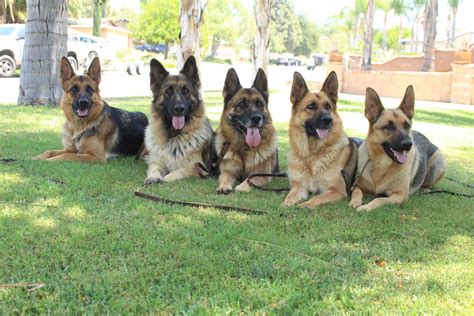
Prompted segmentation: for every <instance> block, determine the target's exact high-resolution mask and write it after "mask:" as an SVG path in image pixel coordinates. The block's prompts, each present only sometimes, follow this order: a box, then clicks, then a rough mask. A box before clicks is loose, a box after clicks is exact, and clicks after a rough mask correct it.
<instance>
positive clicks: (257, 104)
mask: <svg viewBox="0 0 474 316" xmlns="http://www.w3.org/2000/svg"><path fill="white" fill-rule="evenodd" d="M255 105H256V106H257V107H259V108H261V107H263V104H262V102H260V101H257V103H255Z"/></svg>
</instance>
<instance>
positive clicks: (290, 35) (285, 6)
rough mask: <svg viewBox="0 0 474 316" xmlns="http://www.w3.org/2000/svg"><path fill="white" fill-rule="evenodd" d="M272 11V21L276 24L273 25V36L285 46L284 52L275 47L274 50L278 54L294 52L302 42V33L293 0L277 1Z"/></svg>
mask: <svg viewBox="0 0 474 316" xmlns="http://www.w3.org/2000/svg"><path fill="white" fill-rule="evenodd" d="M271 10H272V11H271V12H272V21H273V22H274V23H272V31H274V32H272V34H274V37H275V39H276V40H277V41H278V40H280V43H283V46H284V49H283V50H281V48H280V47H275V46H274V47H273V50H274V51H276V52H283V51H286V52H294V50H295V48H296V47H297V46H298V45H299V44H300V42H301V39H302V33H301V27H300V24H299V21H298V16H297V15H296V13H295V6H294V3H293V0H275V1H274V4H273V6H272V8H271ZM277 41H276V42H277ZM274 43H275V42H274ZM277 43H278V42H277ZM272 44H273V43H272ZM278 48H280V49H278Z"/></svg>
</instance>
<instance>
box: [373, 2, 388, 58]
mask: <svg viewBox="0 0 474 316" xmlns="http://www.w3.org/2000/svg"><path fill="white" fill-rule="evenodd" d="M391 3H392V0H378V1H377V2H376V8H377V9H379V10H382V11H383V14H384V15H383V37H382V49H383V50H387V16H388V13H389V12H390V11H392V5H391Z"/></svg>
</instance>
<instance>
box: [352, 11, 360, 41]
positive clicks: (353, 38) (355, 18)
mask: <svg viewBox="0 0 474 316" xmlns="http://www.w3.org/2000/svg"><path fill="white" fill-rule="evenodd" d="M359 15H360V13H359V12H356V13H354V34H353V36H352V47H356V46H357V31H358V28H359Z"/></svg>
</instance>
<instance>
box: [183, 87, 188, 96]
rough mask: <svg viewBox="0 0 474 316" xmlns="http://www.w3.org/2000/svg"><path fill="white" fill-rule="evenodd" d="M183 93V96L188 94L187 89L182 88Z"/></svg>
mask: <svg viewBox="0 0 474 316" xmlns="http://www.w3.org/2000/svg"><path fill="white" fill-rule="evenodd" d="M181 91H182V92H183V94H185V95H186V94H188V93H189V89H188V88H186V87H183V89H182V90H181Z"/></svg>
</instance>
